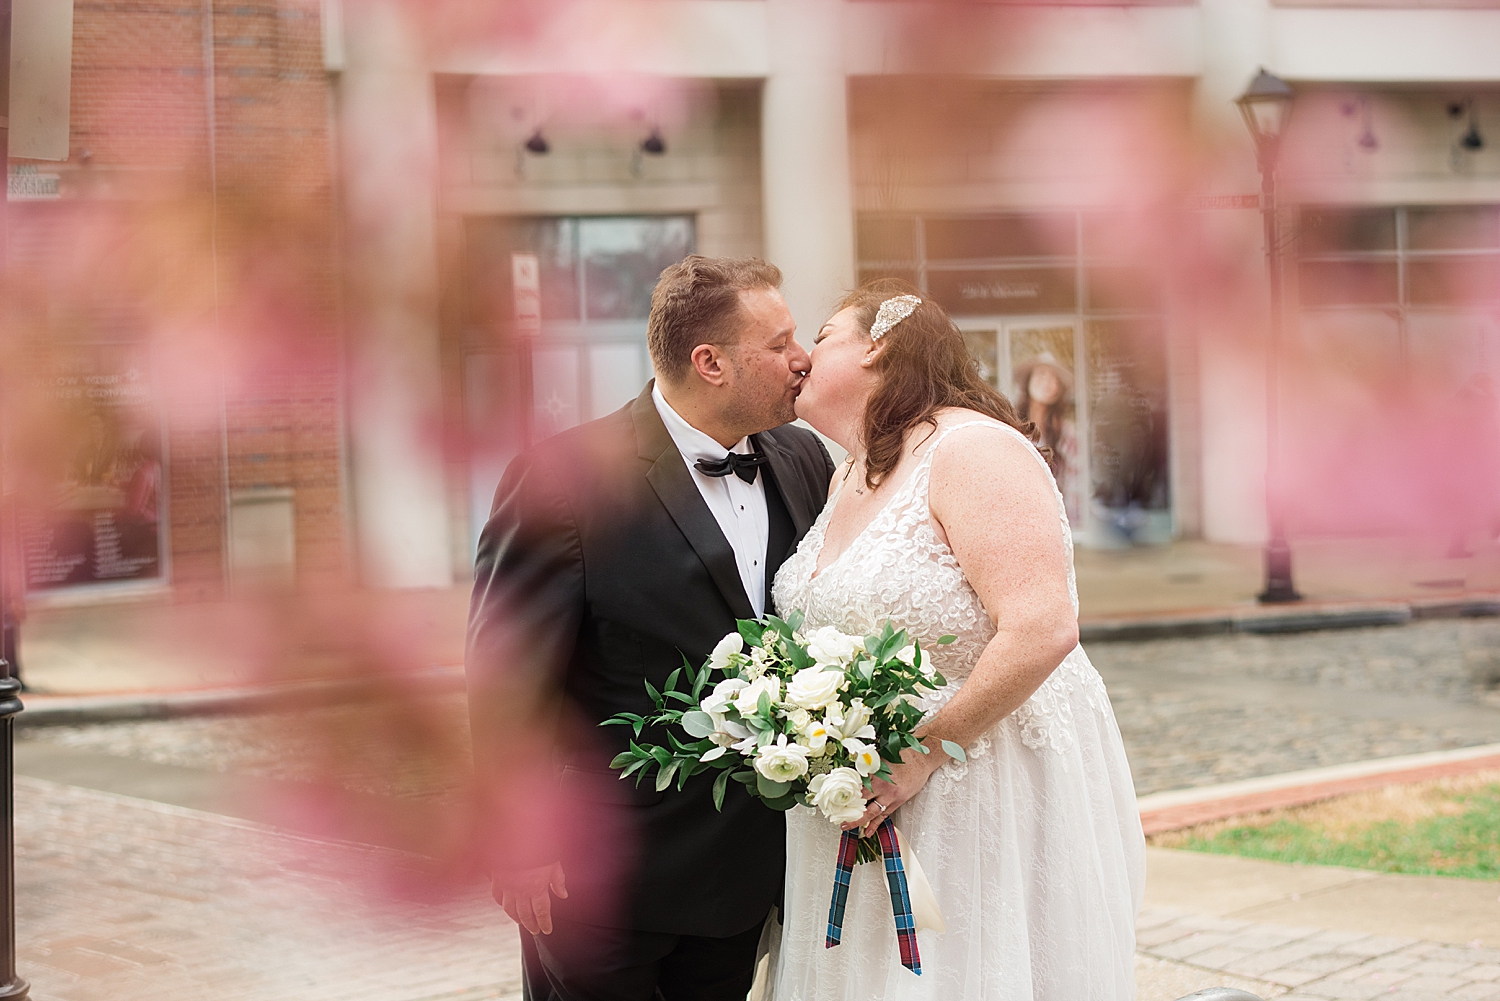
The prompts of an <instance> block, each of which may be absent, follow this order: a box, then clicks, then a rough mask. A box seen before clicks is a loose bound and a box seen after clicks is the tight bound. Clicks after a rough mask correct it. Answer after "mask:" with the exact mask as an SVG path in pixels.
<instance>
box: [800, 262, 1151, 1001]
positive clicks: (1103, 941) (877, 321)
mask: <svg viewBox="0 0 1500 1001" xmlns="http://www.w3.org/2000/svg"><path fill="white" fill-rule="evenodd" d="M815 345H816V346H815V347H814V349H813V352H812V359H813V364H812V373H811V375H809V376H808V378H807V380H806V382H805V383H804V385H803V387H802V392H801V396H800V397H799V399H798V401H797V416H798V417H801V418H803V419H805V420H806V421H808V422H809V423H810V424H812V425H813V427H815V428H817V429H818V430H819V431H821V432H822V433H823V434H825V435H827V436H828V437H829V438H832V439H833V440H834V441H836V442H838V443H839V444H840V445H842V446H844V448H846V449H847V450H848V452H849V460H848V462H847V464H846V465H845V466H844V467H843V468H842V469H841V471H839V472H836V473H835V474H834V480H833V485H832V488H831V490H830V494H829V498H828V504H827V506H826V507H825V508H824V510H823V513H822V515H821V516H820V517H819V519H818V521H817V523H816V524H815V525H814V526H813V528H812V530H811V531H809V532H808V534H807V536H806V538H805V539H804V540H803V542H802V544H801V545H800V546H799V547H798V549H797V551H796V553H795V554H794V555H793V556H792V557H791V558H790V559H788V560H787V562H786V563H785V564H784V565H783V567H782V568H781V571H780V573H778V574H777V576H776V581H775V585H774V596H775V600H776V606H777V607H778V608H781V609H786V610H791V609H794V608H800V609H802V610H803V612H804V613H805V614H806V616H807V618H806V628H809V629H811V628H816V627H818V626H825V625H833V626H837V627H838V628H840V629H842V630H844V631H846V632H850V633H854V634H856V635H859V634H864V633H869V632H877V631H879V627H880V626H881V625H882V624H883V623H884V622H885V621H886V620H887V619H891V620H894V621H895V623H896V624H897V625H898V626H904V627H906V628H907V629H909V630H910V631H911V632H912V633H913V634H914V635H915V636H916V637H918V639H919V640H920V641H921V644H922V649H923V651H924V656H927V657H931V658H932V663H933V664H934V666H935V667H936V668H937V669H938V670H939V671H940V672H941V673H942V674H943V676H944V677H945V678H946V679H947V680H948V684H947V686H946V687H944V688H943V689H941V690H939V691H937V692H936V693H934V694H933V695H932V696H931V697H930V698H929V699H928V700H926V704H925V705H924V706H923V708H924V709H925V710H927V712H928V716H927V719H926V722H925V723H924V724H923V727H922V729H921V730H919V731H918V732H919V733H920V734H921V735H922V736H923V737H924V738H925V744H926V746H927V747H928V748H929V749H930V751H931V753H929V754H925V755H924V754H921V753H918V752H916V751H914V750H908V751H907V752H906V753H905V757H904V760H903V762H902V763H901V764H900V765H894V766H892V768H891V781H889V782H882V781H877V782H876V783H875V785H874V790H873V791H874V796H873V798H872V799H871V800H870V801H869V803H868V806H867V809H866V811H865V814H864V817H863V818H862V819H861V820H860V821H859V822H858V823H857V824H849V825H847V827H849V828H854V827H862V828H864V832H865V833H872V832H873V831H874V828H875V827H876V826H877V825H878V824H879V823H880V821H881V820H882V819H883V818H885V817H894V819H895V823H896V826H897V827H898V828H899V829H900V830H901V832H902V834H903V835H904V837H905V838H906V840H905V842H904V843H903V846H902V847H903V851H909V852H913V851H914V852H915V853H916V854H917V856H918V858H919V859H920V862H921V865H922V869H923V870H924V871H925V873H926V875H927V878H928V880H929V881H930V882H931V884H932V889H933V891H934V894H935V896H936V898H937V902H938V904H939V906H940V907H941V909H942V913H943V918H944V920H945V923H946V926H947V928H946V931H945V932H943V933H941V934H939V933H936V932H933V931H926V930H924V931H921V932H919V934H918V945H919V947H920V952H921V959H922V975H921V976H920V977H918V976H915V975H913V974H912V973H911V972H910V971H908V970H907V969H905V968H903V967H902V965H901V962H900V954H899V952H898V949H897V942H896V934H895V927H894V922H893V920H892V917H891V899H890V895H889V891H888V889H887V886H886V879H885V874H884V872H883V867H882V866H880V865H879V864H878V863H875V864H869V865H861V866H857V867H856V869H855V871H854V877H853V882H852V885H851V887H850V892H849V898H848V905H847V910H846V912H845V914H844V919H843V944H842V945H840V946H838V947H837V948H832V949H829V948H825V946H824V933H825V930H826V928H827V922H828V906H829V897H830V894H831V892H832V888H833V878H834V864H835V857H836V855H837V851H838V843H839V837H840V832H839V831H838V830H837V829H836V828H835V827H834V826H833V825H832V824H830V823H829V822H828V821H827V820H826V819H825V818H823V817H822V816H820V815H818V814H817V813H816V812H814V811H812V810H810V809H808V808H806V807H797V808H796V809H795V810H793V811H792V812H791V813H790V814H788V816H787V882H786V898H785V914H784V928H783V931H782V934H781V938H780V946H779V955H777V956H775V957H773V965H772V970H773V972H772V978H773V980H772V983H773V984H774V997H775V998H776V1001H830V999H838V1001H875V999H882V1001H908V999H909V1001H916V999H932V1001H979V999H984V1001H994V999H1006V1001H1012V999H1014V1001H1022V999H1025V1001H1118V999H1124V998H1130V997H1133V996H1134V979H1133V975H1132V953H1133V951H1134V947H1135V932H1134V924H1135V915H1136V912H1137V910H1138V909H1139V907H1140V903H1141V894H1142V888H1143V882H1144V862H1143V841H1142V836H1141V826H1140V820H1139V817H1138V814H1137V812H1136V804H1135V792H1134V788H1133V786H1132V784H1131V779H1130V770H1129V767H1128V765H1127V764H1126V761H1125V750H1124V747H1123V745H1122V744H1121V741H1120V732H1119V729H1118V727H1117V726H1116V724H1115V718H1114V714H1113V712H1112V710H1111V709H1110V704H1109V698H1108V696H1107V695H1106V694H1105V691H1104V685H1103V682H1102V681H1101V680H1100V678H1099V675H1098V673H1097V672H1096V671H1095V670H1094V667H1093V665H1092V664H1090V663H1089V659H1088V656H1087V655H1086V654H1085V653H1084V651H1083V648H1082V647H1081V646H1079V645H1078V621H1077V616H1078V601H1077V593H1076V588H1075V584H1074V577H1073V563H1072V556H1073V553H1072V540H1071V536H1070V535H1069V532H1068V524H1067V515H1066V513H1065V512H1064V509H1063V502H1062V497H1061V495H1059V494H1058V492H1057V489H1056V487H1055V485H1054V484H1053V481H1052V476H1051V474H1050V473H1049V471H1048V467H1047V462H1046V460H1045V459H1044V457H1043V456H1042V455H1041V453H1040V452H1038V450H1037V448H1036V446H1035V445H1033V444H1032V441H1031V438H1030V435H1031V434H1032V430H1033V429H1032V428H1031V426H1030V425H1028V424H1025V423H1024V422H1023V421H1022V420H1021V418H1019V417H1017V415H1016V413H1015V410H1014V409H1013V408H1012V407H1011V405H1010V403H1009V401H1007V400H1006V399H1005V397H1003V396H1002V395H1001V394H1000V393H998V392H997V391H995V390H994V389H992V388H990V387H989V386H988V385H987V384H985V383H984V382H983V381H982V380H981V379H980V378H979V374H978V371H977V370H976V368H975V366H974V365H973V363H972V362H971V361H970V359H969V355H968V352H967V350H966V348H965V345H964V341H963V336H962V335H961V334H960V333H959V331H958V329H957V328H956V327H955V326H954V324H953V321H952V320H950V319H949V318H948V315H947V314H946V313H945V312H944V311H943V310H942V308H941V307H939V306H938V305H937V304H936V303H934V302H931V301H930V300H924V299H923V298H922V297H921V296H920V294H919V293H918V291H917V290H916V289H915V288H912V287H911V286H909V285H907V284H905V283H903V282H897V281H893V280H888V279H887V280H881V281H877V282H874V283H871V284H869V285H866V286H865V287H863V288H861V289H859V290H858V291H856V292H853V293H851V294H850V295H849V296H847V297H846V298H845V299H844V301H843V302H842V303H841V304H840V308H839V310H838V312H837V313H835V314H834V315H833V317H832V318H831V319H830V320H829V321H828V322H827V323H826V324H824V325H823V329H822V330H821V331H819V333H818V336H817V340H816V342H815ZM950 634H951V635H955V636H957V641H956V642H953V643H952V644H951V645H947V646H939V645H938V643H937V640H938V638H939V637H941V636H944V635H950ZM944 740H952V741H956V742H957V743H958V744H960V745H961V746H963V747H964V748H965V749H966V750H967V761H966V762H964V763H960V762H959V761H958V760H956V759H953V758H950V757H949V756H948V755H946V754H944V753H943V751H942V750H941V742H942V741H944Z"/></svg>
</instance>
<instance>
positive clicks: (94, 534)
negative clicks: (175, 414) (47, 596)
mask: <svg viewBox="0 0 1500 1001" xmlns="http://www.w3.org/2000/svg"><path fill="white" fill-rule="evenodd" d="M51 360H52V365H51V366H50V368H49V369H48V370H47V371H46V373H45V374H44V375H41V376H39V377H38V378H40V379H41V380H42V381H43V383H44V385H43V386H42V387H41V388H42V390H43V392H44V394H45V397H46V398H47V399H48V400H49V401H50V403H51V404H52V405H53V407H54V417H53V419H54V420H55V421H56V422H57V424H58V426H60V427H66V428H69V429H70V433H69V434H68V435H67V438H68V440H71V441H77V442H78V445H77V447H76V449H74V450H73V452H72V453H71V454H58V455H56V456H55V457H54V458H55V465H54V467H53V469H52V471H51V481H52V493H51V496H50V497H49V498H47V500H46V503H45V507H43V508H41V509H35V510H28V511H22V512H20V514H21V519H20V520H21V545H22V554H23V565H24V568H25V574H26V587H27V589H28V590H29V591H32V592H38V591H53V590H57V589H59V588H66V587H73V586H77V585H85V584H115V583H121V582H127V581H134V582H142V581H155V580H162V579H163V578H164V566H163V563H164V559H163V555H164V552H165V550H164V543H165V538H164V533H163V532H162V525H163V523H164V519H163V517H162V514H163V510H164V505H165V498H166V484H165V467H164V457H165V453H164V452H163V450H162V436H161V415H160V413H159V412H158V410H157V401H156V398H155V392H154V389H153V386H152V379H151V365H150V357H149V353H148V350H147V348H146V347H145V346H144V345H139V344H79V345H73V346H70V347H67V348H61V349H59V350H57V351H56V352H55V353H54V355H53V357H52V359H51Z"/></svg>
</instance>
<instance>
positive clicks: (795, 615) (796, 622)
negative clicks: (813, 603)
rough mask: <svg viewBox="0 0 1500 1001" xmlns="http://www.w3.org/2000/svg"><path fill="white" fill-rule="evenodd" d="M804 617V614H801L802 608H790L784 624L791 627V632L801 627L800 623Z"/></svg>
mask: <svg viewBox="0 0 1500 1001" xmlns="http://www.w3.org/2000/svg"><path fill="white" fill-rule="evenodd" d="M805 619H806V616H804V615H803V614H802V609H800V608H794V609H792V612H791V614H790V615H788V616H787V617H786V624H787V625H789V626H791V627H792V631H793V632H796V631H797V630H798V629H801V628H802V623H803V622H804V621H805Z"/></svg>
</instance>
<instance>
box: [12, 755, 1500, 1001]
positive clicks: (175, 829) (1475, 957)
mask: <svg viewBox="0 0 1500 1001" xmlns="http://www.w3.org/2000/svg"><path fill="white" fill-rule="evenodd" d="M16 808H17V810H16V854H17V899H18V913H17V926H18V936H17V939H18V941H17V945H18V950H19V957H20V972H21V974H22V975H23V976H25V977H27V978H28V979H29V980H31V982H32V997H33V998H34V999H35V1001H205V999H209V998H212V999H213V1001H518V999H519V955H518V951H519V950H518V948H517V942H516V934H515V929H514V927H513V926H512V925H511V924H510V922H509V921H508V920H507V919H506V918H505V917H504V915H503V914H502V913H501V912H500V911H499V909H498V908H497V907H495V905H494V904H493V902H491V901H490V900H489V898H488V895H487V894H486V893H484V892H483V891H482V890H481V889H480V888H478V887H475V888H474V889H473V891H472V892H471V893H468V894H466V895H465V896H464V897H463V899H460V900H457V901H453V902H451V903H446V904H427V905H419V904H410V903H408V904H403V905H401V906H395V905H392V904H390V903H389V902H388V901H383V898H381V897H380V896H379V895H377V894H374V893H372V892H371V890H370V888H371V887H372V886H373V885H374V884H375V881H376V880H377V879H378V878H379V877H380V876H381V875H382V874H384V875H386V876H389V875H391V874H393V873H395V874H404V875H405V876H408V877H410V876H412V875H416V874H419V873H420V864H419V862H418V861H417V860H414V859H412V858H411V857H410V856H404V855H399V854H396V853H393V852H387V851H383V850H381V849H376V848H366V847H361V846H353V845H338V844H328V843H325V842H318V841H312V840H309V839H305V838H300V837H296V836H293V835H289V834H285V833H282V832H279V831H277V830H274V829H272V828H268V827H265V826H263V825H258V824H251V823H246V822H243V821H238V820H234V819H231V818H226V817H219V816H216V815H213V814H208V813H201V812H198V811H195V810H186V809H182V808H179V807H173V806H166V805H162V804H158V803H152V802H149V801H147V800H140V799H133V798H129V797H124V796H118V795H114V794H112V793H102V792H94V791H91V790H86V789H80V788H77V787H74V786H67V785H62V784H58V783H54V782H47V781H42V780H38V779H31V778H24V777H23V778H18V779H17V780H16ZM1288 868H1295V867H1288ZM1368 876H1369V878H1372V879H1373V878H1378V877H1375V876H1373V874H1368ZM1491 892H1493V891H1491ZM1486 899H1488V898H1486ZM1139 929H1140V935H1139V944H1140V952H1139V953H1138V959H1137V964H1136V965H1137V976H1138V978H1139V979H1140V980H1141V982H1142V1001H1168V999H1169V998H1177V997H1179V995H1180V994H1183V993H1188V992H1189V991H1191V990H1194V989H1200V988H1202V987H1206V986H1210V985H1220V984H1234V985H1239V986H1243V987H1249V988H1250V989H1252V990H1255V991H1256V993H1258V994H1260V995H1261V996H1262V997H1265V998H1268V999H1269V998H1272V997H1281V998H1283V1001H1312V999H1329V998H1332V999H1366V998H1375V997H1379V998H1385V999H1388V1001H1500V950H1496V949H1484V948H1479V947H1477V946H1473V947H1466V946H1461V945H1442V944H1436V943H1431V942H1423V941H1419V940H1417V939H1413V938H1398V937H1393V936H1390V935H1372V934H1367V933H1359V932H1352V931H1347V930H1344V931H1338V930H1334V931H1330V930H1326V929H1317V928H1306V927H1295V928H1294V927H1284V926H1280V925H1275V924H1268V923H1262V922H1251V921H1246V920H1235V919H1228V918H1224V917H1220V916H1209V915H1203V914H1198V913H1191V912H1187V911H1184V910H1182V909H1178V908H1171V907H1163V906H1152V907H1149V908H1148V909H1147V910H1146V911H1145V912H1144V913H1143V914H1142V917H1141V921H1140V925H1139ZM1164 991H1165V992H1164ZM1289 991H1290V992H1291V993H1288V992H1289Z"/></svg>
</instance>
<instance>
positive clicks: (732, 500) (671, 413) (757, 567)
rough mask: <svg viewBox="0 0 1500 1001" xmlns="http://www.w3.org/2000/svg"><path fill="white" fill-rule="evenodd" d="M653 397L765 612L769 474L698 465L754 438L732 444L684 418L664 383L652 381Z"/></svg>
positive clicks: (755, 603)
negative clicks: (744, 474)
mask: <svg viewBox="0 0 1500 1001" xmlns="http://www.w3.org/2000/svg"><path fill="white" fill-rule="evenodd" d="M651 402H653V403H655V404H656V412H657V413H658V414H660V415H661V420H662V423H663V424H665V425H666V426H667V434H669V435H671V436H672V444H674V445H676V446H677V451H679V452H681V453H682V461H683V462H685V463H687V468H688V473H689V475H691V476H692V477H693V482H694V483H695V484H697V486H698V493H700V494H702V495H703V502H704V503H705V504H707V505H708V509H709V511H711V512H712V513H713V516H714V521H717V522H718V523H719V530H720V531H722V532H723V533H724V538H725V539H727V540H728V541H729V546H730V548H731V549H733V550H734V561H735V563H736V564H737V565H738V566H739V570H740V582H741V583H742V584H744V585H745V597H747V598H749V599H750V607H751V608H753V609H755V615H756V617H757V618H759V617H760V616H761V615H763V614H765V610H766V544H767V542H768V541H769V533H770V530H771V529H770V518H769V516H768V515H767V514H766V478H765V476H764V475H763V474H762V470H759V469H757V470H756V471H755V480H754V482H751V483H746V482H745V481H744V480H742V479H740V478H739V477H738V476H736V475H735V474H734V473H730V474H729V475H728V476H709V475H707V474H705V473H700V472H699V471H698V470H697V469H696V468H694V465H693V464H694V463H696V462H697V461H698V460H699V459H710V460H719V459H722V458H724V456H725V455H727V454H728V453H729V452H739V453H740V454H742V455H748V454H750V453H752V452H754V451H755V449H754V448H753V447H752V446H751V445H750V439H749V438H741V439H740V440H739V441H738V442H736V443H735V446H734V448H732V449H726V448H725V447H724V446H723V445H720V444H719V443H718V442H716V441H714V440H713V439H712V438H710V437H709V436H708V435H706V434H704V433H703V432H702V431H699V430H698V429H697V428H695V427H693V426H692V425H691V424H689V423H688V422H687V421H685V420H683V419H682V415H681V414H679V413H678V412H677V411H675V410H673V409H672V405H671V404H670V403H668V402H667V401H666V398H665V397H664V396H662V395H661V388H660V387H659V386H653V387H651Z"/></svg>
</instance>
